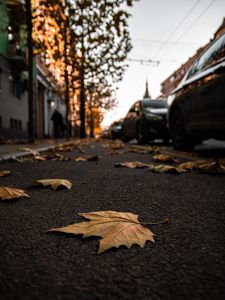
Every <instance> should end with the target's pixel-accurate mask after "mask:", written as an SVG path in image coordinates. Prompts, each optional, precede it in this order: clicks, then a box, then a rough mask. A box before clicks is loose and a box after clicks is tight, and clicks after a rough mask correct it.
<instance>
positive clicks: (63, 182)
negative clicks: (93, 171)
mask: <svg viewBox="0 0 225 300" xmlns="http://www.w3.org/2000/svg"><path fill="white" fill-rule="evenodd" d="M33 183H34V184H36V185H42V186H44V187H45V186H51V188H52V189H53V190H57V189H58V188H59V187H66V188H67V189H71V187H72V183H71V182H70V181H69V180H67V179H57V178H55V179H40V180H35V181H34V182H33Z"/></svg>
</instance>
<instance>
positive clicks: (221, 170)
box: [198, 161, 225, 174]
mask: <svg viewBox="0 0 225 300" xmlns="http://www.w3.org/2000/svg"><path fill="white" fill-rule="evenodd" d="M198 171H200V172H202V173H214V174H225V166H223V165H221V164H220V163H218V162H217V161H214V162H210V163H206V164H202V165H200V166H199V167H198Z"/></svg>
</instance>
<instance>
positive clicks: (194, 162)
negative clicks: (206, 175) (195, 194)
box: [178, 160, 205, 170]
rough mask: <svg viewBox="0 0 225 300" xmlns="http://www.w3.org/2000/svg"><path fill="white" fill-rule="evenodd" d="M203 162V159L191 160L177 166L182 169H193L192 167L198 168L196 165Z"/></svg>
mask: <svg viewBox="0 0 225 300" xmlns="http://www.w3.org/2000/svg"><path fill="white" fill-rule="evenodd" d="M204 163H205V161H204V160H192V161H186V162H184V163H182V164H179V165H178V167H179V168H181V169H184V170H194V169H198V167H199V166H201V165H202V164H204Z"/></svg>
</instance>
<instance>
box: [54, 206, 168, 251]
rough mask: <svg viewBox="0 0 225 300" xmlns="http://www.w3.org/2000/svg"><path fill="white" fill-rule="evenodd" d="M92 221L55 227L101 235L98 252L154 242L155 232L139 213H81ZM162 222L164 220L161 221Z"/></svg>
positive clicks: (62, 229)
mask: <svg viewBox="0 0 225 300" xmlns="http://www.w3.org/2000/svg"><path fill="white" fill-rule="evenodd" d="M79 215H80V216H82V217H84V218H86V219H89V220H90V221H85V222H80V223H75V224H72V225H69V226H67V227H61V228H53V229H50V230H49V231H58V232H65V233H71V234H83V237H84V238H86V237H89V236H100V237H102V239H101V240H100V244H99V249H98V254H100V253H102V252H104V251H106V250H108V249H109V248H112V247H117V248H118V247H119V246H122V245H124V246H126V247H128V248H130V247H131V246H132V245H133V244H137V245H139V246H141V247H142V248H143V247H144V245H145V242H146V241H151V242H154V237H153V236H154V234H153V232H152V231H151V230H149V229H148V228H146V227H144V226H143V225H142V224H141V223H139V221H138V215H134V214H132V213H129V212H117V211H97V212H89V213H79ZM161 223H162V222H161Z"/></svg>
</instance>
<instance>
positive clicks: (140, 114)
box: [123, 99, 170, 144]
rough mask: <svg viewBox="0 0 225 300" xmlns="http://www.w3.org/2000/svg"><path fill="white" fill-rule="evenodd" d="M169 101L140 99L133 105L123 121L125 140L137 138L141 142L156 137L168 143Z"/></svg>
mask: <svg viewBox="0 0 225 300" xmlns="http://www.w3.org/2000/svg"><path fill="white" fill-rule="evenodd" d="M166 115H167V102H166V101H165V100H162V99H157V100H152V99H143V100H139V101H137V102H135V103H134V105H132V107H131V108H130V110H129V111H128V113H127V115H126V117H125V118H124V121H123V140H124V141H128V140H131V139H133V138H136V139H137V141H138V143H139V144H144V143H147V142H150V141H153V140H154V139H156V138H159V139H162V140H164V141H165V142H166V143H168V141H169V139H170V137H169V132H168V129H167V126H166Z"/></svg>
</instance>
